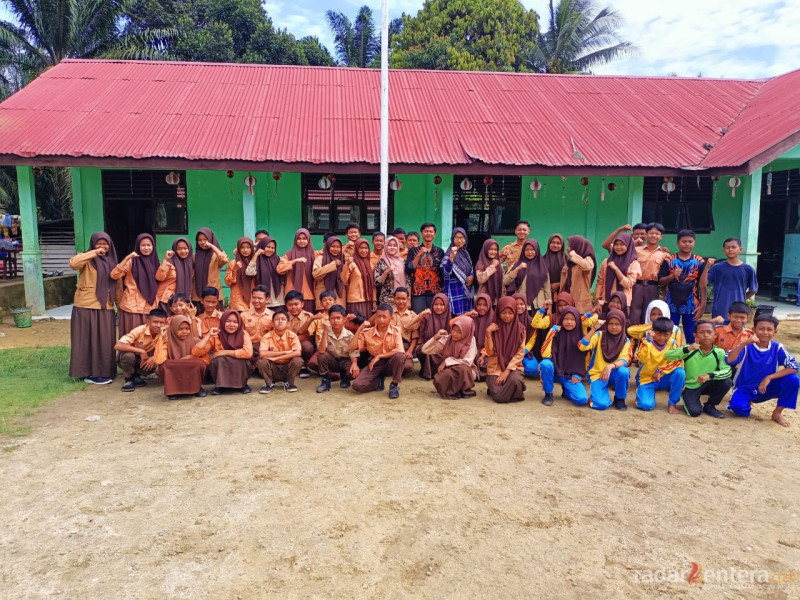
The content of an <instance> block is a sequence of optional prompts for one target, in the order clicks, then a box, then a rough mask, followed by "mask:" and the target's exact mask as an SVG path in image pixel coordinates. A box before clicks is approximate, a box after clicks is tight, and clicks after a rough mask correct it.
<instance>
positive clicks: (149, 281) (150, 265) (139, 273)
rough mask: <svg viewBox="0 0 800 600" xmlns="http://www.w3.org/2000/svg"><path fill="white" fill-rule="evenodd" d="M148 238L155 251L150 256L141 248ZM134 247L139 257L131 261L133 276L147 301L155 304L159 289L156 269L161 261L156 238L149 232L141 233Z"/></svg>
mask: <svg viewBox="0 0 800 600" xmlns="http://www.w3.org/2000/svg"><path fill="white" fill-rule="evenodd" d="M146 239H147V240H150V242H151V243H152V244H153V251H152V252H151V253H150V255H149V256H145V255H144V254H142V251H141V250H140V249H139V245H140V244H141V243H142V241H143V240H146ZM133 247H134V248H135V249H136V253H137V254H138V255H139V258H134V259H133V260H132V261H131V276H132V277H133V280H134V281H135V282H136V287H137V288H138V289H139V292H140V293H141V294H142V297H143V298H144V299H145V300H146V301H147V303H148V304H155V301H156V292H157V291H158V282H157V281H156V271H158V265H159V263H160V262H161V261H160V260H158V254H157V253H156V240H155V238H153V236H152V235H150V234H149V233H140V234H139V236H138V237H137V238H136V242H135V243H134V244H133Z"/></svg>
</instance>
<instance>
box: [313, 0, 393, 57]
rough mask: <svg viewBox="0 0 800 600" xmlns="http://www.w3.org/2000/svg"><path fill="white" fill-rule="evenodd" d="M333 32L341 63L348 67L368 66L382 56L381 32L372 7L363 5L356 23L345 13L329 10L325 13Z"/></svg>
mask: <svg viewBox="0 0 800 600" xmlns="http://www.w3.org/2000/svg"><path fill="white" fill-rule="evenodd" d="M325 17H326V18H327V20H328V25H329V26H330V28H331V31H332V32H333V42H334V46H335V48H336V57H337V59H338V60H339V64H341V65H344V66H347V67H368V66H369V65H370V63H372V60H373V59H374V58H375V57H376V56H380V51H381V40H380V33H379V32H378V31H377V30H376V28H375V21H374V19H373V16H372V9H371V8H370V7H369V6H362V7H361V8H360V9H359V10H358V15H356V21H355V24H353V23H352V22H351V21H350V19H348V18H347V16H345V14H344V13H341V12H334V11H332V10H329V11H327V12H326V13H325Z"/></svg>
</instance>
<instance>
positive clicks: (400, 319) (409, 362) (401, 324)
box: [373, 287, 419, 377]
mask: <svg viewBox="0 0 800 600" xmlns="http://www.w3.org/2000/svg"><path fill="white" fill-rule="evenodd" d="M410 303H411V296H410V295H409V293H408V290H407V289H406V288H404V287H400V288H397V289H396V290H395V291H394V301H393V305H394V312H393V313H392V325H394V326H395V327H397V329H399V330H400V335H401V336H402V337H403V349H404V350H405V363H404V366H403V377H408V376H409V375H411V374H412V373H413V372H414V354H415V352H416V348H417V343H418V342H419V319H418V318H417V313H415V312H414V311H413V310H411V309H410V308H409V305H410ZM373 318H374V317H373Z"/></svg>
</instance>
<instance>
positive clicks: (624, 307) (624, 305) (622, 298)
mask: <svg viewBox="0 0 800 600" xmlns="http://www.w3.org/2000/svg"><path fill="white" fill-rule="evenodd" d="M614 298H616V299H617V300H619V301H620V303H621V304H622V312H623V314H624V315H625V316H626V317H627V316H628V298H627V297H626V296H625V292H614V293H613V294H611V297H610V298H609V299H608V300H607V301H606V303H605V304H603V314H602V316H601V317H600V318H601V319H607V318H608V313H609V311H610V310H611V309H610V308H608V305H609V304H611V301H612V300H613V299H614Z"/></svg>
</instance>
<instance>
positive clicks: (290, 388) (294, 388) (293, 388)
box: [283, 381, 297, 392]
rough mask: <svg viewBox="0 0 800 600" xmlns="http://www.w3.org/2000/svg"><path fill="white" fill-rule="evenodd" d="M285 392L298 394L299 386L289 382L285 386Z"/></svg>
mask: <svg viewBox="0 0 800 600" xmlns="http://www.w3.org/2000/svg"><path fill="white" fill-rule="evenodd" d="M283 391H284V392H296V391H297V386H296V385H295V384H293V383H289V382H288V381H287V382H286V383H284V384H283Z"/></svg>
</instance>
